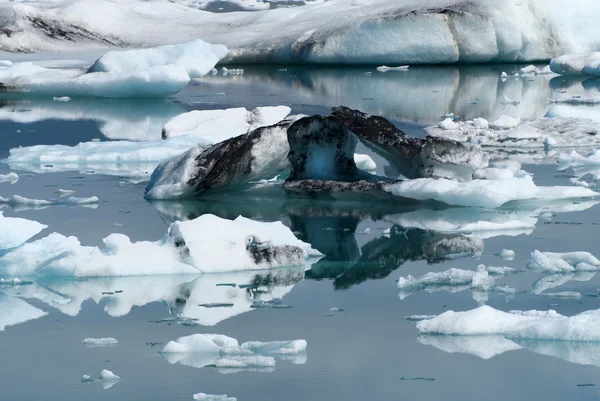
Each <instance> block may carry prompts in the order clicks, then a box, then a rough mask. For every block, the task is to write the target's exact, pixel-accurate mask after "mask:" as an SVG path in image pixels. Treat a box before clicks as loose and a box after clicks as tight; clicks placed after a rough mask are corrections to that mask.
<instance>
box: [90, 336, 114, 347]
mask: <svg viewBox="0 0 600 401" xmlns="http://www.w3.org/2000/svg"><path fill="white" fill-rule="evenodd" d="M81 343H82V344H83V345H85V346H86V347H90V348H101V347H114V346H115V345H117V344H118V343H119V341H118V340H117V339H116V338H112V337H106V338H86V339H84V340H83V341H82V342H81Z"/></svg>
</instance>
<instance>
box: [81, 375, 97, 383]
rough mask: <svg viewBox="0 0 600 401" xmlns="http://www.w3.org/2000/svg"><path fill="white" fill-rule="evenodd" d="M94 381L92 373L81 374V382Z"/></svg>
mask: <svg viewBox="0 0 600 401" xmlns="http://www.w3.org/2000/svg"><path fill="white" fill-rule="evenodd" d="M93 381H94V379H92V376H90V375H83V376H81V382H82V383H91V382H93Z"/></svg>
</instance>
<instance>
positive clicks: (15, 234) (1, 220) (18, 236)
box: [0, 211, 48, 250]
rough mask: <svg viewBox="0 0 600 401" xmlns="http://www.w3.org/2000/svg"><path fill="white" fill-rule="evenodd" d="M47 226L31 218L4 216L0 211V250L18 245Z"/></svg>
mask: <svg viewBox="0 0 600 401" xmlns="http://www.w3.org/2000/svg"><path fill="white" fill-rule="evenodd" d="M47 227H48V226H47V225H44V224H41V223H38V222H37V221H33V220H27V219H21V218H17V217H4V214H3V212H2V211H0V250H5V249H10V248H15V247H18V246H19V245H21V244H23V243H24V242H25V241H27V240H29V239H30V238H31V237H33V236H34V235H36V234H39V233H40V232H41V231H42V230H43V229H45V228H47Z"/></svg>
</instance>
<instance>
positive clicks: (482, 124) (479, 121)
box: [473, 118, 490, 129]
mask: <svg viewBox="0 0 600 401" xmlns="http://www.w3.org/2000/svg"><path fill="white" fill-rule="evenodd" d="M473 125H474V126H475V127H477V128H481V129H488V128H489V126H490V123H489V121H488V120H486V119H485V118H474V119H473Z"/></svg>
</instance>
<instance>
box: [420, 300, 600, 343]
mask: <svg viewBox="0 0 600 401" xmlns="http://www.w3.org/2000/svg"><path fill="white" fill-rule="evenodd" d="M599 326H600V310H590V311H585V312H581V313H579V314H577V315H574V316H571V317H566V316H562V315H560V314H558V313H556V312H555V311H553V310H549V311H535V310H533V311H526V312H522V311H511V312H503V311H500V310H497V309H494V308H492V307H490V306H481V307H479V308H477V309H473V310H470V311H466V312H454V311H448V312H445V313H442V314H441V315H439V316H437V317H435V318H433V319H430V320H423V321H420V322H418V323H417V330H418V331H419V333H421V334H442V335H455V336H490V335H491V336H498V335H499V336H505V337H508V338H510V339H512V338H519V339H529V340H554V341H577V342H600V331H598V327H599Z"/></svg>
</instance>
